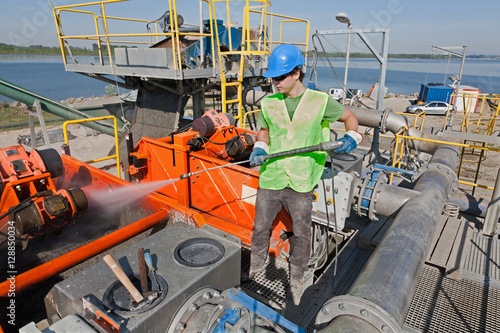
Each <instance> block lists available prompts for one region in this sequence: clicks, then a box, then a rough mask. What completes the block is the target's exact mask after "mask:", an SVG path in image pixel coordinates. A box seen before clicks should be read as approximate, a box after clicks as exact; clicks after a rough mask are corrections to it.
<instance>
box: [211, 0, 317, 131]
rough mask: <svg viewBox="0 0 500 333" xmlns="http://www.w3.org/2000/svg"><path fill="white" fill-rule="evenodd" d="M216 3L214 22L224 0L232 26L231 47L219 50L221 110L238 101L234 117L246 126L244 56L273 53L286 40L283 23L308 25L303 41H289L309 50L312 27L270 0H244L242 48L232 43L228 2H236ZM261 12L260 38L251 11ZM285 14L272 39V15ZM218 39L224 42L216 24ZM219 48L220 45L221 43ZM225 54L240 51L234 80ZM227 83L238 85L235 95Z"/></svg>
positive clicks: (227, 20) (216, 1)
mask: <svg viewBox="0 0 500 333" xmlns="http://www.w3.org/2000/svg"><path fill="white" fill-rule="evenodd" d="M212 1H213V3H214V6H213V8H214V10H213V14H211V17H210V22H212V18H213V20H214V21H215V22H217V15H216V12H215V3H220V2H223V3H225V5H226V17H225V18H226V22H227V30H229V32H230V33H229V35H228V39H229V43H228V44H229V45H228V48H229V50H227V51H221V52H218V54H219V64H220V66H221V68H220V73H221V94H222V112H228V105H230V104H233V103H237V105H238V114H237V115H236V116H235V117H234V118H235V120H236V121H237V124H238V126H240V127H242V126H244V120H243V118H244V115H243V101H242V83H243V71H244V70H245V57H247V56H252V55H261V56H262V55H264V56H267V55H269V54H270V53H271V49H272V45H273V43H274V44H282V43H284V42H283V40H282V38H283V23H287V22H288V23H304V24H305V25H306V34H305V36H304V37H305V40H304V41H303V42H293V41H292V42H288V43H290V44H294V45H298V46H305V51H306V53H307V47H308V38H309V29H310V23H309V21H307V20H303V19H298V18H294V17H290V16H285V15H278V14H273V13H270V12H268V8H269V7H270V6H271V2H270V1H268V0H243V1H244V2H245V8H244V12H243V25H242V41H241V45H240V50H234V49H233V43H232V34H231V31H230V27H231V11H230V6H229V3H230V2H233V0H212ZM254 3H258V4H259V5H257V6H251V5H250V4H254ZM255 8H260V10H256V9H255ZM251 13H252V14H257V15H260V17H259V20H260V26H259V33H258V37H259V38H258V39H253V38H252V30H251V28H250V19H251V18H250V14H251ZM275 17H277V18H282V19H283V20H282V21H281V22H280V30H279V38H278V40H277V41H275V40H273V39H272V37H273V31H272V23H273V18H275ZM214 30H215V36H216V42H217V45H219V46H220V45H221V43H220V40H219V30H218V27H217V25H215V27H214ZM219 49H220V47H219ZM225 55H240V57H241V58H240V68H239V70H238V73H237V78H236V80H235V81H229V82H228V78H227V77H226V70H225V68H223V67H222V66H223V64H224V62H223V59H222V57H223V56H225ZM228 87H236V89H237V90H236V98H233V99H228V96H227V88H228Z"/></svg>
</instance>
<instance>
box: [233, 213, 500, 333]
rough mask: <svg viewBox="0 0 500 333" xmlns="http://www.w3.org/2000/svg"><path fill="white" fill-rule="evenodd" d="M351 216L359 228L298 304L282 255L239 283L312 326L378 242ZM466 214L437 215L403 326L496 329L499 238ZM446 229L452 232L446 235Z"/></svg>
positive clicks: (244, 261) (499, 316) (499, 312)
mask: <svg viewBox="0 0 500 333" xmlns="http://www.w3.org/2000/svg"><path fill="white" fill-rule="evenodd" d="M354 220H355V224H356V225H357V226H358V227H359V228H360V229H359V230H358V233H357V234H356V235H355V236H353V237H352V239H351V241H350V242H349V244H348V245H346V246H345V247H344V248H343V249H342V251H341V252H340V255H339V262H338V266H337V268H335V265H334V263H332V264H330V267H329V268H328V269H327V270H326V271H325V272H324V273H323V274H322V275H321V276H320V277H318V278H317V281H316V283H315V284H314V285H313V286H311V287H309V288H307V289H306V291H305V296H304V297H303V301H302V302H301V304H300V305H299V307H296V308H291V307H290V306H289V305H288V304H287V303H286V289H287V287H288V264H287V263H286V262H285V261H283V260H280V259H276V258H271V259H270V260H269V262H268V264H267V267H266V269H265V270H264V271H263V272H261V273H260V274H258V275H257V276H256V277H255V279H254V280H250V281H249V282H247V283H243V284H242V286H241V287H242V289H243V290H244V291H245V292H247V293H248V294H250V295H251V296H253V297H255V298H256V299H258V300H259V301H261V302H263V303H265V304H267V305H269V306H271V307H273V308H274V309H276V310H277V311H278V312H280V313H281V314H282V315H284V316H285V317H286V318H287V319H289V320H290V321H292V322H294V323H296V324H297V325H299V326H300V327H303V328H305V329H306V330H307V332H315V325H314V318H315V316H316V313H317V312H318V311H319V310H320V308H321V306H322V304H323V303H324V302H325V301H326V300H327V299H329V298H331V297H333V296H337V295H345V294H347V293H348V291H349V289H350V287H351V286H352V284H353V283H354V281H355V280H356V278H357V276H358V275H359V273H360V272H361V270H362V269H363V267H364V265H365V264H366V262H367V261H368V259H369V258H370V256H371V254H372V253H373V251H374V249H375V247H376V246H377V242H373V241H371V242H369V243H367V241H366V240H367V237H369V236H367V232H363V231H365V230H366V229H368V226H369V224H367V225H364V224H365V222H366V221H362V219H360V218H359V217H358V218H354ZM468 220H474V218H472V219H470V217H469V216H466V215H465V216H464V215H461V216H460V217H458V218H454V217H447V216H443V218H442V219H441V221H440V224H439V226H438V230H437V232H436V237H435V239H434V240H433V243H432V244H431V251H430V252H431V253H430V254H429V257H428V261H427V264H426V265H424V267H423V269H422V272H421V274H420V277H419V280H418V282H417V286H416V290H415V294H414V296H413V299H412V301H411V304H410V307H409V310H408V312H407V315H406V317H405V320H404V326H403V328H404V330H405V332H409V333H415V332H440V333H442V332H499V331H500V329H499V327H500V289H497V288H498V287H499V286H500V281H499V279H498V277H499V275H500V273H499V272H500V240H499V239H498V237H497V238H491V237H486V236H483V235H481V234H480V233H479V232H478V231H477V230H475V229H474V224H473V223H471V222H469V221H468ZM386 222H389V223H390V222H391V220H390V219H387V221H386ZM383 225H384V223H381V224H380V227H379V228H377V230H376V231H374V235H377V238H380V233H381V232H383V231H385V230H384V229H386V228H384V226H383ZM371 229H374V228H371ZM450 230H451V231H450ZM450 234H453V235H454V237H452V238H450ZM370 239H371V240H373V237H372V238H370ZM450 239H451V241H450ZM446 244H448V245H446ZM447 246H448V248H447ZM362 248H364V249H362ZM436 249H439V251H438V252H442V254H441V255H440V256H443V253H445V254H444V256H446V257H447V258H448V259H447V260H444V261H442V265H441V264H439V262H438V261H436V260H435V259H436V256H437V255H438V254H439V253H438V252H436ZM249 257H250V252H249V251H248V250H244V251H243V254H242V267H243V269H244V270H245V269H247V268H248V265H249ZM433 258H434V259H433ZM452 259H453V260H452ZM450 262H452V264H450ZM335 270H336V271H337V273H336V274H334V271H335Z"/></svg>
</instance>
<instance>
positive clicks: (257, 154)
mask: <svg viewBox="0 0 500 333" xmlns="http://www.w3.org/2000/svg"><path fill="white" fill-rule="evenodd" d="M267 153H269V146H268V145H267V143H265V142H264V141H257V142H256V143H255V144H254V146H253V150H252V153H251V154H250V165H251V166H258V165H262V164H264V162H265V160H264V156H266V155H267Z"/></svg>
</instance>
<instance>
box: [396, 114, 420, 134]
mask: <svg viewBox="0 0 500 333" xmlns="http://www.w3.org/2000/svg"><path fill="white" fill-rule="evenodd" d="M394 113H397V114H400V115H402V116H405V117H413V127H415V128H416V129H418V130H422V128H423V127H424V121H425V111H422V112H419V113H404V112H394ZM419 121H420V122H419Z"/></svg>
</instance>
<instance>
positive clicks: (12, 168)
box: [0, 146, 88, 247]
mask: <svg viewBox="0 0 500 333" xmlns="http://www.w3.org/2000/svg"><path fill="white" fill-rule="evenodd" d="M62 172H63V164H62V160H61V157H60V156H59V154H58V153H57V152H56V151H55V150H54V149H45V150H32V151H31V152H29V153H27V152H26V150H25V149H24V148H23V147H22V146H12V147H7V148H3V149H1V150H0V181H1V182H0V195H1V199H0V214H1V215H0V221H1V223H2V225H1V230H0V231H1V232H2V233H3V234H7V229H8V228H9V227H11V228H12V227H13V228H14V229H15V235H16V236H17V237H20V238H21V239H22V240H23V247H26V245H27V242H28V240H29V239H30V238H35V237H38V236H40V235H44V234H46V233H47V232H50V231H52V230H55V229H58V228H61V227H63V226H64V225H66V224H68V223H70V222H71V221H73V218H74V217H75V216H76V215H78V213H80V212H82V211H85V210H86V209H87V204H88V203H87V198H86V196H85V194H84V193H83V191H82V190H81V189H80V188H78V187H75V188H72V189H59V190H57V189H56V187H55V185H54V182H53V178H55V177H58V176H60V175H61V174H62ZM7 219H8V220H9V221H10V222H7Z"/></svg>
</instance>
